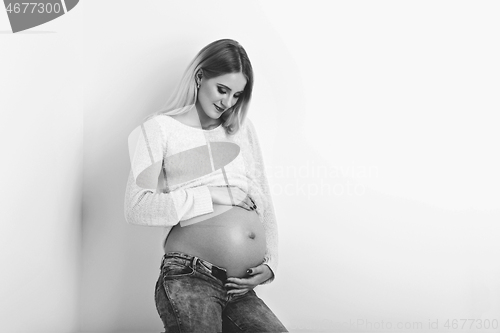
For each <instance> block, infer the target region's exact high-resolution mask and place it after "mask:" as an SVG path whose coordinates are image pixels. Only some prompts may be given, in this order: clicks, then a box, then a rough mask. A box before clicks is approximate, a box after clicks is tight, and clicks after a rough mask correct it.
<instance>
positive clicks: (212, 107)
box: [196, 72, 247, 119]
mask: <svg viewBox="0 0 500 333" xmlns="http://www.w3.org/2000/svg"><path fill="white" fill-rule="evenodd" d="M246 84H247V80H246V78H245V76H244V75H243V73H241V72H239V73H229V74H224V75H220V76H217V77H213V78H211V79H206V78H204V77H202V80H201V83H200V89H199V90H198V100H197V101H196V106H197V108H198V112H199V113H200V116H203V113H204V114H205V115H206V116H208V117H209V118H212V119H218V118H219V117H220V116H221V115H222V114H223V113H224V112H227V110H228V109H229V108H230V107H232V106H233V105H234V104H236V102H237V101H238V98H239V97H240V96H241V95H242V94H243V89H245V85H246ZM200 109H201V110H200ZM200 111H201V112H200ZM203 118H205V117H203Z"/></svg>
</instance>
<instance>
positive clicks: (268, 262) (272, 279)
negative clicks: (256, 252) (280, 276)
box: [261, 257, 276, 284]
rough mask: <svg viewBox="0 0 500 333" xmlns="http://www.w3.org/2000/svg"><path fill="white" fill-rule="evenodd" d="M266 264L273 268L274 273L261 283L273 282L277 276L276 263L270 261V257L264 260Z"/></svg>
mask: <svg viewBox="0 0 500 333" xmlns="http://www.w3.org/2000/svg"><path fill="white" fill-rule="evenodd" d="M263 264H264V265H267V267H269V269H270V270H271V273H272V274H273V276H272V277H270V278H269V279H267V280H266V281H264V282H262V283H261V284H269V283H271V282H273V281H274V277H275V276H276V275H275V271H276V267H275V265H274V264H273V263H272V262H271V261H270V259H269V257H266V258H265V259H264V262H263Z"/></svg>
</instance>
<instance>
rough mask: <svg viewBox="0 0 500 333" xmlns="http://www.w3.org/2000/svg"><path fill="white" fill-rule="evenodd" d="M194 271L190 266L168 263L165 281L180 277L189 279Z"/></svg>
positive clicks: (164, 270)
mask: <svg viewBox="0 0 500 333" xmlns="http://www.w3.org/2000/svg"><path fill="white" fill-rule="evenodd" d="M194 272H195V271H194V269H193V268H192V267H191V266H189V265H183V264H180V263H176V262H173V263H168V264H167V265H165V266H164V267H163V279H164V280H166V279H174V278H180V277H187V276H191V275H193V274H194Z"/></svg>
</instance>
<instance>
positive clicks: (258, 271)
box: [247, 264, 265, 275]
mask: <svg viewBox="0 0 500 333" xmlns="http://www.w3.org/2000/svg"><path fill="white" fill-rule="evenodd" d="M264 269H265V267H263V264H262V265H259V266H256V267H251V268H249V269H247V274H248V275H255V274H261V273H264Z"/></svg>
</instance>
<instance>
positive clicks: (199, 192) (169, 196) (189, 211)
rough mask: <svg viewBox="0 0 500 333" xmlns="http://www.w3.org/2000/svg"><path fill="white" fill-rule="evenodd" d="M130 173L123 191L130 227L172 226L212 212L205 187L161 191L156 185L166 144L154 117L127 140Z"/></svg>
mask: <svg viewBox="0 0 500 333" xmlns="http://www.w3.org/2000/svg"><path fill="white" fill-rule="evenodd" d="M128 147H129V157H130V163H131V170H130V173H129V177H128V181H127V187H126V190H125V200H124V206H125V210H124V212H125V219H126V221H127V222H128V223H130V224H137V225H145V226H163V227H165V226H174V225H176V224H177V223H178V222H179V221H182V220H187V219H190V218H192V217H195V216H199V215H203V214H208V213H211V212H213V204H212V197H211V195H210V191H209V189H208V187H207V186H197V187H192V188H187V189H182V188H179V189H177V190H173V191H170V192H166V193H165V192H164V191H163V189H162V188H161V184H159V179H161V178H160V176H161V171H162V168H163V156H164V152H165V148H166V141H165V137H164V134H163V131H162V128H161V126H160V124H159V123H158V121H157V120H156V119H155V118H151V119H149V120H147V121H145V122H144V123H143V124H141V125H140V126H138V127H137V128H136V129H134V130H133V131H132V132H131V134H130V135H129V138H128Z"/></svg>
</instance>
